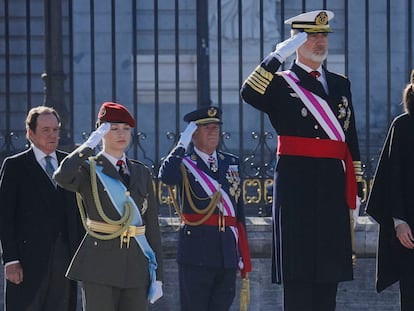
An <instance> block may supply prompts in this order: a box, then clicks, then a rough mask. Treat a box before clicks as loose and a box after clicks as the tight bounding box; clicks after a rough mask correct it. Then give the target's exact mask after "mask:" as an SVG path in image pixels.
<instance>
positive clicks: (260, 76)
mask: <svg viewBox="0 0 414 311" xmlns="http://www.w3.org/2000/svg"><path fill="white" fill-rule="evenodd" d="M272 79H273V74H272V73H271V72H269V71H267V70H266V69H264V68H263V67H262V66H260V65H259V66H257V67H256V69H255V70H254V71H253V72H252V73H251V74H250V76H249V77H248V78H247V79H246V81H244V83H246V84H248V85H249V86H250V87H251V88H252V89H253V90H255V91H256V92H258V93H260V94H262V95H263V94H264V93H265V92H266V89H267V87H268V86H269V84H270V82H271V81H272Z"/></svg>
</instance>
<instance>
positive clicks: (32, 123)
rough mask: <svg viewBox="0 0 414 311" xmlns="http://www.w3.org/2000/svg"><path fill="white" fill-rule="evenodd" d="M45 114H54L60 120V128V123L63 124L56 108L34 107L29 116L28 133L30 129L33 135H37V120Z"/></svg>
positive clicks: (27, 118)
mask: <svg viewBox="0 0 414 311" xmlns="http://www.w3.org/2000/svg"><path fill="white" fill-rule="evenodd" d="M43 114H53V115H54V116H55V117H56V119H57V120H58V123H59V126H60V123H61V121H60V116H59V114H58V113H57V111H56V110H55V109H54V108H52V107H47V106H37V107H33V108H32V109H30V110H29V112H28V114H27V117H26V131H28V130H29V129H30V130H31V131H32V132H33V133H35V132H36V127H37V118H38V117H39V116H40V115H43Z"/></svg>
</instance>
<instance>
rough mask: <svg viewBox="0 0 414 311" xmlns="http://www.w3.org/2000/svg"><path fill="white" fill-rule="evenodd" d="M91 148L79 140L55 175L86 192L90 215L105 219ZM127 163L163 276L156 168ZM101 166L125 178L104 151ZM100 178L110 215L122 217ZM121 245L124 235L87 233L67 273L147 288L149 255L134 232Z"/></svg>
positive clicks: (71, 187)
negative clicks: (91, 163) (100, 211)
mask: <svg viewBox="0 0 414 311" xmlns="http://www.w3.org/2000/svg"><path fill="white" fill-rule="evenodd" d="M92 154H93V149H91V148H88V147H84V146H80V147H79V148H77V149H76V150H75V151H73V152H72V153H71V154H70V155H68V156H67V157H66V158H65V160H64V161H63V162H62V163H61V165H60V166H59V168H58V169H57V171H56V172H55V175H54V178H55V180H56V181H57V183H58V184H59V185H60V186H61V187H63V188H65V189H67V190H70V191H75V192H79V193H80V194H81V196H82V199H83V205H84V207H85V211H86V215H87V218H89V219H91V220H95V221H101V222H103V219H102V218H101V217H100V216H99V214H98V211H97V208H96V203H95V200H94V198H93V195H92V187H91V176H90V167H89V161H87V159H88V157H90V156H92ZM127 165H128V169H129V172H130V183H129V186H128V187H127V188H128V190H129V191H130V193H131V198H132V199H133V200H134V201H135V203H136V205H137V206H138V208H139V209H140V212H141V217H142V221H143V224H144V225H145V226H146V231H145V235H146V238H147V240H148V243H149V245H150V246H151V248H152V249H153V251H154V252H155V255H156V259H157V263H158V268H157V280H159V281H162V280H163V275H162V271H163V268H162V254H161V236H160V229H159V224H158V209H157V206H156V204H155V198H154V191H153V186H152V178H151V173H150V171H149V169H148V168H147V167H146V166H145V165H144V164H142V163H140V162H138V161H132V160H129V159H127ZM96 166H97V167H98V166H102V167H103V170H102V172H103V173H104V174H107V175H109V176H111V177H113V178H116V179H119V180H121V176H120V175H119V173H118V171H117V170H116V168H115V167H114V166H113V165H112V163H111V162H110V161H109V160H108V159H107V158H106V157H105V156H103V155H102V154H98V155H97V157H96ZM97 183H98V193H99V198H100V201H101V205H102V208H103V211H104V212H105V214H106V215H107V216H108V217H109V218H110V219H114V220H115V219H116V220H118V219H119V218H120V215H119V214H118V212H117V210H116V209H115V207H114V206H113V205H112V203H111V201H110V199H109V197H108V195H107V194H106V189H105V188H104V187H103V185H102V184H101V183H100V180H99V178H97ZM145 201H146V203H145ZM146 207H147V208H146ZM120 245H121V243H120V238H119V237H118V238H114V239H111V240H100V239H97V238H94V237H92V236H91V235H89V234H86V235H85V237H84V239H83V241H82V243H81V244H80V246H79V248H78V250H77V252H76V254H75V256H74V257H73V259H72V262H71V264H70V267H69V269H68V271H67V276H68V277H69V278H71V279H74V280H80V281H84V282H92V283H97V284H103V285H109V286H114V287H119V288H136V287H141V286H145V287H147V288H148V286H149V283H150V276H149V270H148V259H147V258H146V257H145V255H144V254H143V252H142V251H141V249H140V247H139V245H138V244H137V242H136V240H135V239H133V238H131V241H130V246H129V248H127V246H126V244H125V243H124V244H123V246H122V248H121V247H120Z"/></svg>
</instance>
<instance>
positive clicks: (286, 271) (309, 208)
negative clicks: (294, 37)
mask: <svg viewBox="0 0 414 311" xmlns="http://www.w3.org/2000/svg"><path fill="white" fill-rule="evenodd" d="M279 66H280V62H279V61H277V60H276V59H275V58H274V57H272V55H269V56H268V57H266V58H265V59H264V60H263V61H262V63H261V64H260V65H259V66H258V67H257V68H256V69H255V70H254V71H253V72H252V74H251V75H250V76H249V77H248V78H247V80H246V81H245V82H244V84H243V86H242V89H241V96H242V98H243V99H244V101H246V102H247V103H248V104H250V105H252V106H253V107H255V108H257V109H259V110H260V111H263V112H264V113H266V114H267V115H268V117H269V120H270V122H271V124H272V125H273V127H274V129H275V130H276V132H277V134H278V135H285V136H298V137H306V138H321V139H328V138H329V137H328V135H327V134H326V133H325V132H324V131H323V129H322V127H321V126H320V125H319V124H318V122H317V121H316V119H315V118H314V117H313V115H312V114H311V113H310V112H309V111H308V109H307V108H306V107H305V105H304V103H303V102H302V100H301V99H300V98H299V97H298V95H297V94H296V93H295V92H294V91H293V89H292V88H291V87H290V86H289V85H288V84H287V82H286V81H285V79H284V78H283V77H282V75H281V74H280V73H279V72H277V69H278V68H279ZM291 70H292V71H293V72H294V73H295V74H296V76H297V77H298V78H299V80H300V82H299V84H300V85H301V86H302V87H304V88H306V89H308V90H310V91H311V92H313V93H315V94H317V95H319V96H320V97H322V98H323V99H325V100H326V101H327V103H328V104H329V107H330V108H331V109H332V112H333V114H334V115H335V116H336V117H337V119H338V122H339V123H340V125H341V126H342V129H343V131H344V133H345V142H346V144H347V145H348V148H349V150H350V152H351V155H352V159H353V161H360V155H359V148H358V139H357V132H356V128H355V119H354V111H353V106H352V98H351V91H350V82H349V80H348V79H347V78H346V77H344V76H341V75H337V74H334V73H332V72H329V71H328V70H326V69H325V68H323V70H324V74H325V77H326V81H327V84H328V88H329V94H326V93H325V91H324V89H323V87H322V85H321V84H320V83H319V82H318V81H316V80H315V79H314V78H313V77H311V76H310V75H309V74H308V73H307V72H306V71H304V70H303V69H302V68H300V67H299V66H297V65H296V64H293V66H292V68H291ZM274 198H275V199H274V200H273V204H274V209H273V221H274V222H273V225H274V226H273V228H274V235H273V239H274V247H273V261H272V263H273V269H272V272H273V273H272V275H273V281H274V282H276V283H281V282H282V280H295V281H301V280H306V281H313V282H339V281H344V280H351V279H352V278H353V271H352V261H351V257H352V255H351V253H352V247H351V237H350V219H349V215H350V213H349V209H348V206H347V203H346V199H345V174H344V168H343V163H342V161H341V160H338V159H327V158H311V157H305V156H300V157H298V156H286V155H283V156H280V158H278V159H277V164H276V168H275V187H274ZM282 267H283V269H282ZM282 271H283V276H282V275H281V272H282Z"/></svg>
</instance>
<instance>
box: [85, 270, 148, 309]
mask: <svg viewBox="0 0 414 311" xmlns="http://www.w3.org/2000/svg"><path fill="white" fill-rule="evenodd" d="M92 269H93V267H92ZM82 295H83V297H82V298H83V310H84V311H147V310H148V298H147V295H148V288H147V287H145V286H142V287H137V288H118V287H113V286H108V285H103V284H96V283H88V282H84V283H83V285H82Z"/></svg>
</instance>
